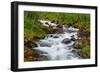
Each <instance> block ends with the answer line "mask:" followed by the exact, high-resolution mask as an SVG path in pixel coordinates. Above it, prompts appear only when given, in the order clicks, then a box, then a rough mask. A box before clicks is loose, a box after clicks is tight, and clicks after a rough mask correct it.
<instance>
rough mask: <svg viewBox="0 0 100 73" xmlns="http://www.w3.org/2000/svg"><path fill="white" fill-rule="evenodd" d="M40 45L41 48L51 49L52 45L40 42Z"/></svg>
mask: <svg viewBox="0 0 100 73" xmlns="http://www.w3.org/2000/svg"><path fill="white" fill-rule="evenodd" d="M39 44H40V46H41V47H51V44H50V43H48V42H40V43H39Z"/></svg>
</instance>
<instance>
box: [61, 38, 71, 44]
mask: <svg viewBox="0 0 100 73" xmlns="http://www.w3.org/2000/svg"><path fill="white" fill-rule="evenodd" d="M62 43H64V44H69V43H71V40H70V39H68V38H66V39H64V40H63V41H62Z"/></svg>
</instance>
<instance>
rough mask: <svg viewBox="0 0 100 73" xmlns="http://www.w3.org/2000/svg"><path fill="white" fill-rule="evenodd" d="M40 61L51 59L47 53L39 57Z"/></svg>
mask: <svg viewBox="0 0 100 73" xmlns="http://www.w3.org/2000/svg"><path fill="white" fill-rule="evenodd" d="M38 60H39V61H46V60H49V57H48V56H46V55H42V54H41V55H40V58H39V59H38Z"/></svg>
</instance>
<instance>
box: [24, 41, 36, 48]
mask: <svg viewBox="0 0 100 73" xmlns="http://www.w3.org/2000/svg"><path fill="white" fill-rule="evenodd" d="M25 46H27V47H28V48H33V47H37V44H36V43H35V42H34V41H28V42H27V43H25Z"/></svg>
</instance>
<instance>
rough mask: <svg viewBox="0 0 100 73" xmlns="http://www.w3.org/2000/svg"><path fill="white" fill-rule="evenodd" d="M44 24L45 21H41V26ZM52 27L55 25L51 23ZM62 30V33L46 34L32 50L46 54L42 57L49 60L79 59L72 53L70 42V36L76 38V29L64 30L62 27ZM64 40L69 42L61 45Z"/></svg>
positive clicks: (71, 42)
mask: <svg viewBox="0 0 100 73" xmlns="http://www.w3.org/2000/svg"><path fill="white" fill-rule="evenodd" d="M45 22H46V21H43V20H41V23H42V24H43V25H46V24H45ZM47 22H49V24H50V21H47ZM51 24H52V23H51ZM53 25H57V24H54V23H53ZM46 26H47V25H46ZM63 29H64V33H60V34H56V33H55V34H47V36H46V37H45V38H44V39H41V40H40V41H38V42H37V44H38V47H36V48H34V49H38V50H41V51H43V52H46V54H42V55H45V56H47V57H48V58H49V60H70V59H79V56H78V55H77V54H76V53H73V52H72V50H74V48H73V44H74V41H72V40H71V38H72V36H74V38H75V39H77V38H78V37H77V33H78V29H76V28H73V27H69V28H66V27H65V26H64V27H63ZM69 31H71V32H69ZM66 38H67V39H69V40H70V42H68V43H63V42H62V41H64V40H65V39H66Z"/></svg>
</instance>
